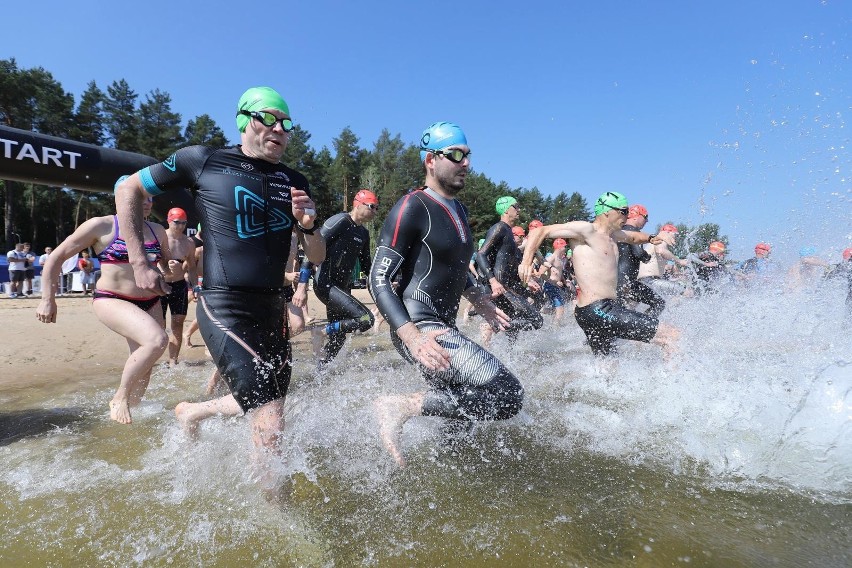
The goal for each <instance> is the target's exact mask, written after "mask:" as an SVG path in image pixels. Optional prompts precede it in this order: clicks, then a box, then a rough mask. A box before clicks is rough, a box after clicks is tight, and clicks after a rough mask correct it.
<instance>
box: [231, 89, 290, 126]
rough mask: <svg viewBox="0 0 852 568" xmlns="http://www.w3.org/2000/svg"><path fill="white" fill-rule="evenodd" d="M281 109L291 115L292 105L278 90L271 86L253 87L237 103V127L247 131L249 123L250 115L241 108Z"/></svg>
mask: <svg viewBox="0 0 852 568" xmlns="http://www.w3.org/2000/svg"><path fill="white" fill-rule="evenodd" d="M267 108H271V109H275V110H280V111H281V112H283V113H284V114H286V115H287V116H290V107H289V106H287V101H285V100H284V98H283V97H281V95H279V94H278V91H276V90H275V89H272V88H270V87H252V88H251V89H249V90H248V91H246V92H245V93H243V96H241V97H240V101H239V102H238V103H237V128H239V129H240V132H245V131H246V126H248V123H249V117H247V116H246V115H244V114H240V111H241V110H263V109H267Z"/></svg>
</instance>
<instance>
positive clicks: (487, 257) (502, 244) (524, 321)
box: [476, 221, 544, 339]
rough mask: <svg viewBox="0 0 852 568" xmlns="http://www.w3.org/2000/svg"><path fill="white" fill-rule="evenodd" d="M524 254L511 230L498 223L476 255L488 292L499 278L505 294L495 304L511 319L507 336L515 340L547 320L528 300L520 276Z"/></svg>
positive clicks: (496, 299)
mask: <svg viewBox="0 0 852 568" xmlns="http://www.w3.org/2000/svg"><path fill="white" fill-rule="evenodd" d="M522 259H523V253H522V252H521V250H520V249H519V248H518V245H516V244H515V238H514V236H513V235H512V228H511V227H510V226H509V225H507V224H506V223H504V222H503V221H499V222H498V223H496V224H494V225H493V226H492V227H491V228H490V229H488V233H487V234H486V235H485V242H484V243H482V247H481V248H480V249H479V252H478V253H477V255H476V268H477V271H478V272H479V278H480V282H481V283H482V285H483V287H485V288H486V289H487V290H488V291H489V292H490V291H491V287H490V285H489V284H488V281H489V280H490V279H491V278H496V279H497V281H498V282H499V283H500V284H502V285H503V287H504V288H505V289H506V292H505V293H503V294H501V295H500V296H497V297H496V298H494V303H495V304H496V305H497V307H499V308H500V309H501V310H503V311H504V312H506V315H508V316H509V318H510V319H511V320H512V323H511V325H510V326H509V328H508V329H507V330H506V333H507V334H508V335H509V337H511V338H513V339H514V338H516V337H517V334H518V332H519V331H525V330H531V329H540V328H541V326H542V325H544V318H542V317H541V314H540V313H539V312H538V310H537V309H536V307H535V306H533V305H531V304H530V303H529V302H528V301H527V296H528V293H527V290H526V288H524V285H523V284H522V283H521V278H520V276H519V275H518V266H519V265H520V264H521V260H522Z"/></svg>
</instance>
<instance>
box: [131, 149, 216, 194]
mask: <svg viewBox="0 0 852 568" xmlns="http://www.w3.org/2000/svg"><path fill="white" fill-rule="evenodd" d="M215 151H216V150H215V149H214V148H208V147H206V146H187V147H186V148H181V149H180V150H178V151H177V152H175V153H174V154H172V155H171V156H169V157H168V158H166V159H165V160H163V161H162V162H160V163H158V164H153V165H151V166H148V167H147V168H142V169H141V170H139V177H140V178H141V179H142V185H143V186H144V188H145V191H147V192H148V193H150V194H151V195H159V194H161V193H163V192H166V191H173V190H177V189H186V188H191V187H195V185H196V182H197V181H198V177H199V176H200V175H201V169H202V168H203V167H204V163H205V162H206V161H207V159H208V158H209V157H210V156H211V155H212V154H213V153H214V152H215Z"/></svg>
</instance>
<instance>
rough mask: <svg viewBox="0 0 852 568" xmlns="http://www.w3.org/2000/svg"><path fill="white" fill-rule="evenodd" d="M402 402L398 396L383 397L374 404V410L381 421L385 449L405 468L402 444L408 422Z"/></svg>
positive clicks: (380, 433)
mask: <svg viewBox="0 0 852 568" xmlns="http://www.w3.org/2000/svg"><path fill="white" fill-rule="evenodd" d="M401 403H402V401H401V400H400V399H399V397H396V396H382V397H379V398H377V399H376V400H375V401H374V402H373V410H374V411H375V413H376V418H377V419H378V421H379V437H380V438H381V439H382V444H384V446H385V449H386V450H387V451H388V452H389V453H390V455H391V456H392V457H393V459H395V460H396V463H398V464H399V467H405V458H404V457H403V456H402V450H401V449H400V443H401V440H400V439H401V438H402V426H403V425H404V424H405V422H406V420H408V418H409V417H408V416H407V415H406V413H405V410H404V407H403V404H401Z"/></svg>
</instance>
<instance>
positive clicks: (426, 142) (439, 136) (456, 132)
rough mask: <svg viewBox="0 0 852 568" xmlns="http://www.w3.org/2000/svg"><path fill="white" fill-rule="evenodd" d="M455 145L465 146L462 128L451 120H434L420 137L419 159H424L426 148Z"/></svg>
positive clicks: (465, 140) (465, 139) (441, 147)
mask: <svg viewBox="0 0 852 568" xmlns="http://www.w3.org/2000/svg"><path fill="white" fill-rule="evenodd" d="M456 145H464V146H467V138H466V137H465V135H464V132H462V129H461V128H459V127H458V126H457V125H455V124H453V123H452V122H436V123H435V124H433V125H432V126H430V127H429V128H427V129H426V130H424V131H423V135H422V136H421V137H420V161H421V162H423V161H425V160H426V154H427V153H428V152H427V151H426V150H441V149H443V148H446V147H447V146H456Z"/></svg>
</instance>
